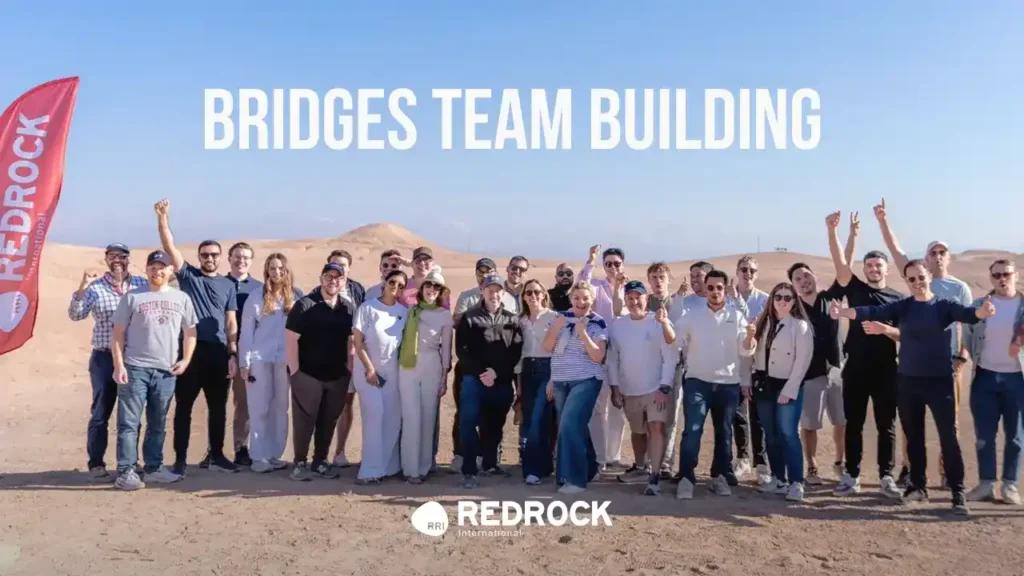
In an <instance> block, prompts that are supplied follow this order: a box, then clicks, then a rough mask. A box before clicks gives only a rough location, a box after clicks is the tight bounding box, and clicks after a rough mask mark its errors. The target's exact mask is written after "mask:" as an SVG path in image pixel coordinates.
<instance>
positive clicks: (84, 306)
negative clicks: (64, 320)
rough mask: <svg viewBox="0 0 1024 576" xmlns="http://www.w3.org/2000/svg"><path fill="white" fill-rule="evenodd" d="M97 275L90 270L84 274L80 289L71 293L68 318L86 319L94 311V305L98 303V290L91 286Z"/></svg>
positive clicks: (73, 319) (75, 319)
mask: <svg viewBox="0 0 1024 576" xmlns="http://www.w3.org/2000/svg"><path fill="white" fill-rule="evenodd" d="M97 277H98V276H97V275H96V274H92V273H90V272H85V273H83V274H82V283H81V284H79V285H78V290H76V291H75V293H74V294H72V295H71V304H70V305H68V318H71V320H72V321H74V322H78V321H80V320H85V319H86V318H88V317H89V313H90V312H92V307H93V306H95V305H96V291H95V290H93V289H92V288H91V287H92V283H93V282H94V281H95V280H96V278H97Z"/></svg>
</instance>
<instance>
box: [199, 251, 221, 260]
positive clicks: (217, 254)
mask: <svg viewBox="0 0 1024 576" xmlns="http://www.w3.org/2000/svg"><path fill="white" fill-rule="evenodd" d="M199 257H200V258H202V259H203V260H206V259H207V258H213V259H217V258H220V252H200V253H199Z"/></svg>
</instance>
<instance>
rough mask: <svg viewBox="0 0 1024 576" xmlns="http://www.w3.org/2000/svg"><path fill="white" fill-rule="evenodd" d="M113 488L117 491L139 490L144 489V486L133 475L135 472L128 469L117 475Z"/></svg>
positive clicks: (136, 476) (137, 476)
mask: <svg viewBox="0 0 1024 576" xmlns="http://www.w3.org/2000/svg"><path fill="white" fill-rule="evenodd" d="M114 487H115V488H117V489H119V490H139V489H141V488H145V487H146V485H145V484H144V483H143V482H142V480H140V479H139V475H138V474H136V473H135V470H132V469H131V468H129V469H128V470H125V471H124V472H121V473H120V474H118V475H117V480H115V481H114Z"/></svg>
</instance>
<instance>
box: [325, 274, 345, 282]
mask: <svg viewBox="0 0 1024 576" xmlns="http://www.w3.org/2000/svg"><path fill="white" fill-rule="evenodd" d="M324 279H326V280H327V281H328V282H330V283H332V284H341V276H335V275H334V274H326V275H325V276H324Z"/></svg>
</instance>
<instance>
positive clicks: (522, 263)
mask: <svg viewBox="0 0 1024 576" xmlns="http://www.w3.org/2000/svg"><path fill="white" fill-rule="evenodd" d="M529 270H530V261H529V260H527V259H526V256H513V257H512V259H511V260H509V261H508V266H507V267H506V268H505V272H506V273H508V277H507V278H506V279H505V292H506V293H507V294H509V295H510V296H512V300H514V301H515V303H516V308H515V310H511V312H513V313H514V314H518V313H519V310H520V309H521V308H522V303H523V302H522V292H523V285H524V284H525V283H526V273H527V272H528V271H529Z"/></svg>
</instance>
